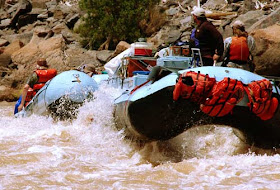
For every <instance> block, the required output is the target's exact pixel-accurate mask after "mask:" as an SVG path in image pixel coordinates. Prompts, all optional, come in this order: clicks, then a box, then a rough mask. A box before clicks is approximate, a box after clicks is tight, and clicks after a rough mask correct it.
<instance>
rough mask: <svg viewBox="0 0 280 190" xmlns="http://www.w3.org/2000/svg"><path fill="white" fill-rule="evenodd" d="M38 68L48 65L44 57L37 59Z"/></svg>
mask: <svg viewBox="0 0 280 190" xmlns="http://www.w3.org/2000/svg"><path fill="white" fill-rule="evenodd" d="M37 66H38V69H46V68H48V67H49V65H48V63H47V60H46V59H45V58H40V59H38V60H37Z"/></svg>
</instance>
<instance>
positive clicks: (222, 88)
mask: <svg viewBox="0 0 280 190" xmlns="http://www.w3.org/2000/svg"><path fill="white" fill-rule="evenodd" d="M244 92H246V93H247V95H248V99H249V102H248V104H247V105H248V107H249V109H250V111H252V112H253V113H254V114H256V115H257V116H258V117H260V118H261V119H262V120H268V119H271V118H272V117H273V115H274V113H275V112H276V109H277V107H278V99H277V98H275V97H272V85H271V83H270V81H269V80H267V79H262V80H259V81H253V82H251V83H250V84H248V85H244V84H243V83H242V82H241V81H238V80H236V79H231V78H228V77H225V78H224V79H223V80H221V81H219V82H216V80H215V78H211V77H209V75H208V74H201V73H200V72H194V71H189V72H185V73H183V74H182V75H180V77H179V79H178V81H177V83H176V85H175V88H174V91H173V99H174V100H175V101H177V100H178V99H179V98H180V97H181V98H183V99H190V100H191V101H193V102H197V103H198V104H200V109H201V110H202V111H203V112H204V113H206V114H208V115H210V116H212V117H222V116H225V115H227V114H229V113H230V112H231V111H232V110H233V108H234V107H235V105H236V104H237V103H238V102H240V101H241V100H242V99H243V97H244Z"/></svg>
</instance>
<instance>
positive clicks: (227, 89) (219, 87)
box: [200, 77, 244, 117]
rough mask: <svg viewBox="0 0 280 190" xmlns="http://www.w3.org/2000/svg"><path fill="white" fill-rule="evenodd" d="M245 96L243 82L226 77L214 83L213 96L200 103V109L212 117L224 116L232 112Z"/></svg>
mask: <svg viewBox="0 0 280 190" xmlns="http://www.w3.org/2000/svg"><path fill="white" fill-rule="evenodd" d="M243 96H244V88H243V84H242V82H241V81H238V80H236V79H231V78H228V77H225V78H224V79H223V80H222V81H219V82H217V83H216V84H215V85H214V87H213V89H212V92H211V96H210V97H209V98H207V99H206V101H205V102H204V103H203V104H201V105H200V109H201V110H202V111H203V112H204V113H206V114H208V115H210V116H212V117H222V116H225V115H227V114H228V113H229V112H231V110H232V109H233V108H234V106H235V105H236V104H237V103H238V102H239V101H240V100H242V98H243Z"/></svg>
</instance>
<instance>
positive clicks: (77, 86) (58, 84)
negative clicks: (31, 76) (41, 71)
mask: <svg viewBox="0 0 280 190" xmlns="http://www.w3.org/2000/svg"><path fill="white" fill-rule="evenodd" d="M97 88H98V85H97V83H96V82H95V81H94V80H93V79H92V78H91V77H89V76H88V75H87V74H85V73H83V72H80V71H76V70H70V71H64V72H62V73H60V74H58V75H57V76H55V77H54V78H53V79H52V80H49V81H48V82H47V83H46V84H45V85H44V86H43V87H42V88H41V89H40V90H39V91H38V92H37V94H36V95H35V96H34V97H33V99H32V100H31V101H30V102H29V104H28V105H27V106H26V107H25V108H24V110H22V111H21V112H19V113H16V114H15V116H16V117H19V116H30V115H31V114H37V115H47V114H51V115H52V116H54V117H56V118H59V119H69V118H73V117H75V116H76V111H77V108H78V107H80V106H81V105H82V104H83V103H84V102H85V100H87V99H90V98H92V97H93V92H94V91H95V90H97ZM17 104H18V103H17Z"/></svg>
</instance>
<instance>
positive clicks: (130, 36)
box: [78, 0, 164, 50]
mask: <svg viewBox="0 0 280 190" xmlns="http://www.w3.org/2000/svg"><path fill="white" fill-rule="evenodd" d="M158 3H159V0H141V1H138V0H102V1H100V0H81V1H80V2H79V5H80V8H81V9H82V10H83V11H86V13H87V14H86V16H84V17H83V20H84V22H83V24H82V25H81V26H80V28H79V30H78V32H79V33H80V35H81V36H82V37H83V41H82V44H83V46H84V47H86V48H89V49H98V50H103V49H114V48H115V46H116V45H117V43H118V42H119V41H121V40H123V41H127V42H128V43H132V42H134V41H136V40H137V39H138V38H139V37H145V36H146V35H148V34H147V32H148V31H149V32H148V33H150V32H151V30H155V29H157V27H155V26H153V28H154V29H151V26H149V25H145V24H143V23H149V21H150V20H151V17H158V14H155V12H158V13H159V14H160V10H159V9H156V8H155V7H156V5H157V4H158ZM155 15H157V16H155ZM163 22H164V20H163V19H162V21H161V22H158V23H159V24H160V23H161V24H162V23H163ZM158 29H159V27H158Z"/></svg>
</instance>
